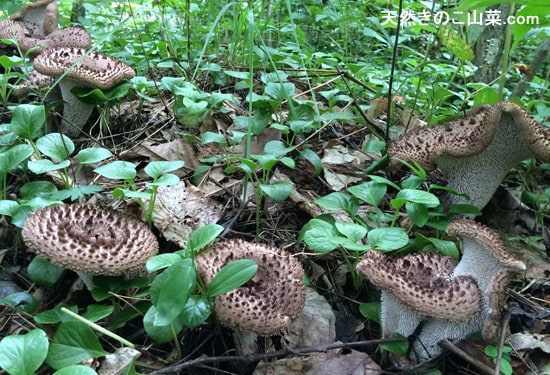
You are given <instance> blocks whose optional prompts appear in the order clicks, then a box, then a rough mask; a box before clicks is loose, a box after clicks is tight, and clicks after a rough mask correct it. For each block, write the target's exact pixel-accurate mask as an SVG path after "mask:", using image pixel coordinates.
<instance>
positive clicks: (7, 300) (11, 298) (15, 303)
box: [0, 292, 38, 314]
mask: <svg viewBox="0 0 550 375" xmlns="http://www.w3.org/2000/svg"><path fill="white" fill-rule="evenodd" d="M0 305H8V306H11V307H15V308H17V309H18V310H21V311H24V312H26V313H29V314H32V313H34V312H35V311H36V309H37V307H38V301H37V300H36V298H34V296H32V295H30V294H29V293H25V292H18V293H12V294H9V295H7V296H5V297H4V298H0Z"/></svg>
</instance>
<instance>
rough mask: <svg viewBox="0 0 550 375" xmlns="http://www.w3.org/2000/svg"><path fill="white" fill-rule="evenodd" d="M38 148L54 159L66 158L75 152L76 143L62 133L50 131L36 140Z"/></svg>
mask: <svg viewBox="0 0 550 375" xmlns="http://www.w3.org/2000/svg"><path fill="white" fill-rule="evenodd" d="M36 148H38V150H39V151H40V152H41V153H43V154H44V155H46V156H47V157H49V158H51V159H54V160H66V159H68V158H69V157H70V156H71V154H72V153H73V152H74V148H75V147H74V143H73V141H71V139H70V138H69V137H67V136H66V135H63V134H61V133H50V134H46V135H45V136H43V137H40V138H38V139H37V140H36Z"/></svg>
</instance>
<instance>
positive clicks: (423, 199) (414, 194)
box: [390, 189, 439, 208]
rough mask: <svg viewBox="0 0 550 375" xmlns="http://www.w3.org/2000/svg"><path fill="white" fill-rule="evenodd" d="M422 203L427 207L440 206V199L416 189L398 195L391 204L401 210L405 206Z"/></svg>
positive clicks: (402, 191)
mask: <svg viewBox="0 0 550 375" xmlns="http://www.w3.org/2000/svg"><path fill="white" fill-rule="evenodd" d="M407 202H411V203H421V204H424V205H426V206H427V207H437V206H439V199H438V198H437V197H436V196H435V195H433V194H432V193H430V192H427V191H423V190H414V189H403V190H401V191H400V192H398V193H397V195H396V196H395V199H392V200H391V201H390V204H391V205H392V206H393V207H395V208H400V207H401V206H402V205H403V204H405V203H407Z"/></svg>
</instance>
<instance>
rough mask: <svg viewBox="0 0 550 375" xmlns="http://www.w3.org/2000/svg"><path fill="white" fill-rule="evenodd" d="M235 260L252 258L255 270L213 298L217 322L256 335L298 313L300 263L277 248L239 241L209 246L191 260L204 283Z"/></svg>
mask: <svg viewBox="0 0 550 375" xmlns="http://www.w3.org/2000/svg"><path fill="white" fill-rule="evenodd" d="M237 259H251V260H253V261H255V262H256V263H257V264H258V270H257V272H256V274H255V275H254V276H253V278H252V279H251V280H250V281H249V282H248V283H246V284H245V285H243V286H241V287H239V288H237V289H234V290H232V291H230V292H228V293H226V294H223V295H220V296H217V297H215V300H214V307H215V311H216V317H217V319H218V321H219V322H220V324H222V325H224V326H227V327H236V328H240V329H242V330H245V331H252V332H255V333H257V334H259V335H265V336H268V335H274V334H277V333H279V332H280V331H281V330H283V329H284V328H286V327H287V326H288V324H290V322H291V320H293V319H296V318H297V317H298V316H299V315H300V314H301V313H302V310H303V307H304V303H305V288H304V285H303V283H302V278H303V276H304V270H303V268H302V266H301V265H300V263H299V262H298V261H297V260H296V259H295V258H294V257H292V256H291V255H290V254H288V253H286V252H285V251H283V250H281V249H278V248H275V247H272V246H269V245H264V244H256V243H249V242H245V241H242V240H227V241H223V242H218V243H214V244H212V245H209V246H208V247H206V248H205V249H203V250H201V251H200V252H199V253H198V254H197V256H196V257H195V263H196V265H197V270H198V272H199V274H200V275H201V277H202V278H203V281H204V282H205V284H206V285H208V284H209V283H210V282H211V281H212V278H213V277H214V275H216V274H217V273H218V272H219V271H220V270H221V269H222V268H223V267H224V266H225V265H226V264H228V263H230V262H231V261H234V260H237Z"/></svg>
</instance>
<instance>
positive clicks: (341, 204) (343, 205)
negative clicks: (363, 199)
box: [314, 192, 359, 216]
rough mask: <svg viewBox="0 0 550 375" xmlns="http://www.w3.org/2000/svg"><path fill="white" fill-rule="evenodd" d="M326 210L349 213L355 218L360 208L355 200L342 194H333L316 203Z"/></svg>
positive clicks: (317, 200) (319, 199)
mask: <svg viewBox="0 0 550 375" xmlns="http://www.w3.org/2000/svg"><path fill="white" fill-rule="evenodd" d="M314 202H315V203H317V204H318V205H319V206H321V207H322V208H324V209H325V210H330V211H339V210H342V211H344V212H347V213H348V214H350V215H351V216H354V215H355V213H356V212H357V209H358V208H359V205H358V203H357V201H356V200H355V198H353V197H351V196H349V195H347V194H344V193H340V192H333V193H330V194H328V195H325V196H324V197H321V198H318V199H316V200H315V201H314Z"/></svg>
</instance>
